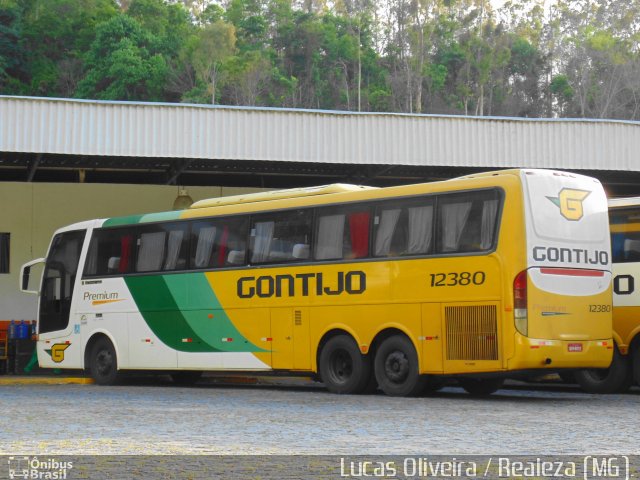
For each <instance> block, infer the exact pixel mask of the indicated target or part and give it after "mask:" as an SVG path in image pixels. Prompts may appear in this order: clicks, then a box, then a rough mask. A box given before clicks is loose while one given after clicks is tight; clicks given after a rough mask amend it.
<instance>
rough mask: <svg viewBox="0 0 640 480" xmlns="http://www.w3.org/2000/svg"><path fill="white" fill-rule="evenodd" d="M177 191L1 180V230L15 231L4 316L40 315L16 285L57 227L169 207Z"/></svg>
mask: <svg viewBox="0 0 640 480" xmlns="http://www.w3.org/2000/svg"><path fill="white" fill-rule="evenodd" d="M251 191H256V190H255V189H249V188H227V187H224V188H223V187H189V188H188V193H189V195H190V196H191V197H192V198H193V200H194V201H197V200H201V199H203V198H213V197H220V196H228V195H237V194H241V193H247V192H251ZM177 194H178V187H175V186H160V185H102V184H56V183H11V182H0V232H1V233H5V232H8V233H10V234H11V251H10V264H9V273H8V274H0V320H22V319H24V320H30V319H35V318H36V309H37V301H36V297H35V295H28V294H24V293H21V292H20V291H19V289H18V278H19V274H20V267H21V266H22V264H24V263H26V262H28V261H29V260H31V259H34V258H38V257H44V256H45V255H46V252H47V248H48V247H49V242H50V241H51V237H52V235H53V232H54V231H55V230H56V229H58V228H60V227H62V226H64V225H69V224H71V223H75V222H79V221H82V220H90V219H92V218H108V217H115V216H120V215H131V214H137V213H150V212H159V211H166V210H171V208H172V206H173V202H174V200H175V198H176V196H177ZM41 271H42V270H41V269H38V271H37V272H35V271H34V273H37V274H40V272H41ZM32 286H33V283H32Z"/></svg>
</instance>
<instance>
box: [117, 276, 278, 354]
mask: <svg viewBox="0 0 640 480" xmlns="http://www.w3.org/2000/svg"><path fill="white" fill-rule="evenodd" d="M125 281H126V283H127V286H128V287H129V291H131V294H132V295H133V298H134V301H135V302H136V305H137V306H138V309H139V310H140V313H141V315H142V317H143V318H144V320H145V321H146V322H147V324H148V325H149V328H151V330H152V331H153V333H154V334H155V335H156V336H157V337H158V338H159V339H160V340H161V341H162V342H163V343H165V344H166V345H167V346H169V347H171V348H174V349H176V350H179V351H182V352H264V351H267V350H263V349H261V348H260V347H257V346H256V345H254V344H253V343H251V342H250V341H249V340H248V339H247V338H245V337H244V336H243V335H242V334H241V333H240V332H239V331H238V329H237V328H236V327H235V325H234V324H233V322H232V321H231V319H230V318H229V316H228V315H227V313H226V312H225V311H224V309H223V308H222V306H221V305H220V302H219V301H218V299H217V297H216V295H215V293H214V292H213V290H212V289H211V286H210V284H209V282H208V280H207V278H206V277H205V275H204V273H189V274H177V275H150V276H139V277H125ZM209 315H213V318H209ZM226 339H233V341H228V340H226Z"/></svg>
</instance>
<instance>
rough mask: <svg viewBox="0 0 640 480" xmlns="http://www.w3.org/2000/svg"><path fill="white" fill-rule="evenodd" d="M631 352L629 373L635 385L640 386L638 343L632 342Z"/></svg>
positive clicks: (639, 347)
mask: <svg viewBox="0 0 640 480" xmlns="http://www.w3.org/2000/svg"><path fill="white" fill-rule="evenodd" d="M634 343H635V345H634V346H633V351H632V352H630V353H629V355H631V373H632V376H633V380H634V381H635V382H636V385H640V342H637V341H636V342H634Z"/></svg>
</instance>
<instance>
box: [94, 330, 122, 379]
mask: <svg viewBox="0 0 640 480" xmlns="http://www.w3.org/2000/svg"><path fill="white" fill-rule="evenodd" d="M89 371H90V373H91V377H93V379H94V380H95V381H96V383H97V384H98V385H113V384H115V383H116V382H117V381H118V378H119V375H118V359H117V356H116V349H115V348H114V346H113V344H112V343H111V341H110V340H109V339H108V338H105V337H102V338H100V339H98V341H97V342H96V343H95V344H94V345H93V348H92V349H91V363H90V364H89Z"/></svg>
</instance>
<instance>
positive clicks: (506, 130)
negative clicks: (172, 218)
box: [0, 96, 640, 186]
mask: <svg viewBox="0 0 640 480" xmlns="http://www.w3.org/2000/svg"><path fill="white" fill-rule="evenodd" d="M12 166H13V167H15V168H14V170H16V168H23V169H26V174H27V179H28V180H32V179H33V177H34V172H35V171H36V169H43V168H49V169H50V170H51V171H52V172H53V171H54V170H55V169H56V168H58V169H59V170H65V169H83V170H89V171H96V172H97V171H98V170H100V169H104V170H109V171H112V172H124V171H129V172H130V173H131V174H132V175H133V177H130V182H131V181H133V182H137V181H139V180H136V179H135V178H136V177H135V173H134V172H136V171H139V172H143V173H144V172H146V173H150V174H151V175H153V174H154V172H156V173H158V172H161V173H162V175H161V176H159V177H158V179H155V177H153V178H154V180H150V181H153V182H160V183H174V182H175V181H176V178H179V179H180V181H181V182H182V183H188V181H187V182H185V181H184V180H185V178H186V179H189V175H190V174H192V175H196V174H200V173H209V174H212V172H217V173H216V174H218V175H225V174H227V173H229V172H233V171H234V170H238V171H242V172H243V175H251V174H252V173H251V172H252V171H254V172H255V173H257V174H260V175H264V174H266V175H269V174H273V175H282V174H283V172H287V171H289V172H290V174H291V175H294V176H295V175H297V174H300V175H305V176H310V177H314V176H317V177H319V178H320V179H321V180H320V181H325V180H329V181H330V182H334V181H336V180H338V181H343V180H347V181H349V180H352V179H353V178H354V176H355V177H357V178H368V177H380V176H384V175H385V174H386V173H389V172H390V171H391V170H393V174H392V175H390V176H391V177H393V178H394V179H396V180H395V181H394V183H398V182H401V181H404V180H403V179H406V181H410V180H413V181H416V180H420V179H423V178H427V177H438V176H444V177H447V176H451V169H452V168H455V169H457V170H456V174H462V173H468V172H470V171H474V170H477V169H480V170H487V169H497V168H511V167H529V168H558V169H565V170H582V171H585V170H586V171H603V173H605V172H616V171H618V172H623V171H631V172H640V123H638V122H623V121H608V120H564V119H563V120H559V119H536V120H531V119H519V118H498V117H461V116H433V115H405V114H383V113H352V112H329V111H314V110H293V109H269V108H243V107H227V106H203V105H184V104H160V103H132V102H104V101H87V100H71V99H50V98H32V97H10V96H0V168H4V169H6V171H9V170H11V168H12ZM425 168H428V169H429V174H428V175H427V174H425ZM0 171H1V170H0ZM298 172H307V173H306V174H305V173H298ZM284 174H286V173H284ZM114 175H116V176H117V174H114ZM52 178H53V179H54V180H55V178H56V177H55V175H54V176H53V177H52ZM638 178H640V177H638ZM131 179H132V180H131ZM263 183H264V182H263ZM309 183H310V182H309V181H306V182H302V183H296V182H293V183H291V182H290V183H289V184H288V185H287V186H293V185H301V184H309Z"/></svg>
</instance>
